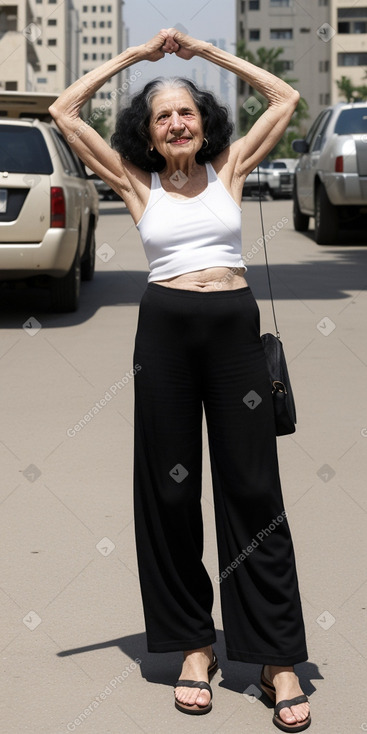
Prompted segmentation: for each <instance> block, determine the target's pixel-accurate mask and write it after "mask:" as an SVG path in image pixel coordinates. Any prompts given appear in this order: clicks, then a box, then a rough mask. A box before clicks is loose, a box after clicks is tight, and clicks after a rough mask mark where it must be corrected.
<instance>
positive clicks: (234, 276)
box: [154, 267, 247, 291]
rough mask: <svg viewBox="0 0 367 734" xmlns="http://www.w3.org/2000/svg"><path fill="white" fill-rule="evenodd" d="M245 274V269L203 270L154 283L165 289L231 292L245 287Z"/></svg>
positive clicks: (221, 268)
mask: <svg viewBox="0 0 367 734" xmlns="http://www.w3.org/2000/svg"><path fill="white" fill-rule="evenodd" d="M245 272H246V271H245V268H226V267H215V268H205V269H204V270H196V271H193V272H190V273H182V275H175V276H173V277H172V278H167V279H166V280H155V281H154V282H155V283H156V284H157V285H163V286H165V287H166V288H180V289H181V288H182V289H183V290H189V291H233V290H237V289H238V288H246V287H247V282H246V280H245V278H244V274H245Z"/></svg>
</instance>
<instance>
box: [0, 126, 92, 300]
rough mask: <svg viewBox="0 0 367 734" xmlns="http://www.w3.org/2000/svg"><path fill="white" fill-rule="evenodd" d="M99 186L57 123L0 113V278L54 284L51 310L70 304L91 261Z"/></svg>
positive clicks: (87, 274) (89, 272)
mask: <svg viewBox="0 0 367 734" xmlns="http://www.w3.org/2000/svg"><path fill="white" fill-rule="evenodd" d="M98 206H99V203H98V194H97V192H96V189H95V186H94V184H93V183H92V181H91V180H89V179H88V177H87V174H86V172H85V169H84V166H83V164H82V163H81V162H80V161H79V159H78V158H77V156H75V154H74V153H73V152H72V151H71V149H70V148H69V146H68V145H67V143H66V141H65V140H64V138H63V136H62V135H61V133H60V132H59V130H58V129H57V128H56V126H53V125H49V124H48V123H46V122H40V121H39V120H37V119H35V120H24V119H21V120H19V119H9V118H6V119H2V120H0V280H2V281H10V280H14V279H22V280H23V279H25V278H26V279H29V278H32V277H34V276H37V281H38V283H45V284H46V285H47V286H48V287H49V288H50V289H51V296H52V305H53V309H54V310H55V311H75V310H76V309H77V307H78V302H79V292H80V280H81V279H83V280H91V279H92V278H93V273H94V262H95V228H96V225H97V221H98Z"/></svg>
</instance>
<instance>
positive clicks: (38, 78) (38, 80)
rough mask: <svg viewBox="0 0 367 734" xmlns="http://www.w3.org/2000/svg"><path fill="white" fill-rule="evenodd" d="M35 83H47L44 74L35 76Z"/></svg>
mask: <svg viewBox="0 0 367 734" xmlns="http://www.w3.org/2000/svg"><path fill="white" fill-rule="evenodd" d="M37 84H47V79H46V77H45V76H39V77H37Z"/></svg>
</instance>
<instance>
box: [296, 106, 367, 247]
mask: <svg viewBox="0 0 367 734" xmlns="http://www.w3.org/2000/svg"><path fill="white" fill-rule="evenodd" d="M292 147H293V150H294V151H296V152H297V153H301V157H300V158H299V160H298V163H297V167H296V171H295V179H294V189H293V222H294V228H295V229H296V230H297V231H298V232H305V231H306V230H307V229H308V225H309V219H310V217H315V239H316V242H317V243H318V244H324V245H327V244H333V243H335V242H336V241H337V236H338V230H339V229H340V228H343V226H344V227H345V226H346V225H351V226H353V225H360V223H361V215H365V214H366V213H367V102H353V103H346V102H340V103H338V104H336V105H333V106H330V107H327V108H325V109H324V110H323V111H322V112H320V114H319V115H318V117H317V118H316V120H315V121H314V123H313V124H312V125H311V127H310V130H309V131H308V133H307V136H306V138H305V139H304V140H294V141H293V143H292Z"/></svg>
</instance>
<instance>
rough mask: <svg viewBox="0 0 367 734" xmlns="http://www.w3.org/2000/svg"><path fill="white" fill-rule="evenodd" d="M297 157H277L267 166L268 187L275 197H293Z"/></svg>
mask: <svg viewBox="0 0 367 734" xmlns="http://www.w3.org/2000/svg"><path fill="white" fill-rule="evenodd" d="M297 162H298V159H297V158H276V159H274V160H273V161H271V162H270V163H269V166H268V168H267V174H268V189H269V193H270V194H271V196H272V197H273V199H281V198H287V197H291V196H292V193H293V180H294V169H295V167H296V165H297Z"/></svg>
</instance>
